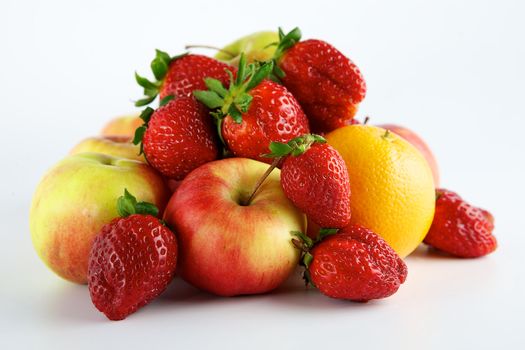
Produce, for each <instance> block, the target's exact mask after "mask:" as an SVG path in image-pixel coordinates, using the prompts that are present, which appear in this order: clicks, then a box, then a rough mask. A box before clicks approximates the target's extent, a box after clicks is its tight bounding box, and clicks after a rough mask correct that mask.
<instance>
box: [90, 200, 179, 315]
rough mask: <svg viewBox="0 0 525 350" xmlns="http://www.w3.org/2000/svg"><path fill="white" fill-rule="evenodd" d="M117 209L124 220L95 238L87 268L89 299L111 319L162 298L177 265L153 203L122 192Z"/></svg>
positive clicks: (171, 240) (173, 247)
mask: <svg viewBox="0 0 525 350" xmlns="http://www.w3.org/2000/svg"><path fill="white" fill-rule="evenodd" d="M118 211H119V214H120V215H121V216H122V217H120V218H115V219H113V221H111V222H110V223H109V224H106V225H105V226H104V227H103V228H102V229H101V231H100V233H99V234H98V235H97V236H96V237H95V241H94V243H93V246H92V248H91V254H90V257H89V267H88V287H89V293H90V295H91V300H92V302H93V304H94V305H95V307H96V308H97V309H98V310H99V311H100V312H103V313H104V314H105V315H106V316H107V317H108V318H109V319H110V320H122V319H124V318H126V317H127V316H128V315H129V314H131V313H133V312H135V311H136V310H137V309H138V308H140V307H142V306H144V305H146V304H147V303H149V302H150V301H151V300H152V299H154V298H155V297H157V296H158V295H159V294H161V293H162V292H163V291H164V290H165V289H166V287H167V286H168V284H169V283H170V281H171V280H172V279H173V276H174V273H175V267H176V264H177V240H176V238H175V236H174V235H173V233H172V232H171V231H170V230H169V229H168V228H167V227H166V226H165V225H164V224H163V223H162V222H161V221H160V220H159V219H157V218H156V217H155V216H156V215H157V214H158V210H157V208H155V206H154V205H153V204H150V203H146V202H137V200H136V198H135V197H133V196H132V195H131V194H130V193H129V192H128V191H127V190H125V192H124V196H122V197H120V198H119V200H118Z"/></svg>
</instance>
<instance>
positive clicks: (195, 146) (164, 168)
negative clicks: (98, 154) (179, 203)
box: [133, 97, 219, 180]
mask: <svg viewBox="0 0 525 350" xmlns="http://www.w3.org/2000/svg"><path fill="white" fill-rule="evenodd" d="M208 113H209V111H208V109H206V107H204V106H203V105H202V104H201V103H199V102H198V101H196V100H195V99H194V98H193V97H181V98H178V99H175V100H171V101H169V102H168V103H167V104H166V105H164V106H161V107H159V108H158V109H157V110H155V111H153V109H151V108H149V107H148V108H146V110H145V111H144V112H143V114H142V115H141V118H142V119H143V120H144V122H145V124H144V126H142V127H140V128H139V129H137V132H136V134H135V139H134V140H133V142H134V143H135V144H138V143H140V142H142V149H143V151H144V154H145V155H146V159H147V161H148V163H149V164H150V165H151V166H152V167H153V168H155V169H156V170H157V171H159V172H160V173H161V174H162V175H164V176H166V177H168V178H170V179H175V180H182V179H183V178H184V177H185V176H186V175H187V174H188V173H189V172H190V171H192V170H193V169H195V168H197V167H198V166H200V165H202V164H204V163H207V162H210V161H212V160H215V159H217V157H218V156H219V149H218V147H217V140H216V136H215V132H214V128H213V122H212V120H211V119H210V117H209V115H208Z"/></svg>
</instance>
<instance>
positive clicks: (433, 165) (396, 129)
mask: <svg viewBox="0 0 525 350" xmlns="http://www.w3.org/2000/svg"><path fill="white" fill-rule="evenodd" d="M378 126H379V127H381V128H383V129H387V130H390V131H392V132H393V133H394V134H396V135H399V136H401V137H402V138H404V139H405V140H407V141H408V142H410V144H412V146H414V147H416V148H417V149H418V150H419V152H421V154H423V156H424V157H425V159H426V160H427V162H428V165H429V166H430V169H432V176H433V177H434V184H435V185H436V187H439V168H438V164H437V161H436V158H435V157H434V154H433V153H432V151H431V150H430V147H428V145H427V144H426V142H425V141H423V139H422V138H421V137H419V135H417V134H416V133H415V132H413V131H412V130H410V129H408V128H405V127H403V126H399V125H395V124H383V125H378Z"/></svg>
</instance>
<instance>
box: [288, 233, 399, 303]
mask: <svg viewBox="0 0 525 350" xmlns="http://www.w3.org/2000/svg"><path fill="white" fill-rule="evenodd" d="M323 234H324V235H323ZM327 235H329V237H327V238H325V239H323V237H325V236H327ZM299 236H301V237H302V238H304V235H303V234H299ZM321 239H323V240H322V241H321V242H320V243H317V244H315V245H314V242H312V241H311V240H309V241H308V238H306V241H305V242H307V243H298V241H297V240H295V241H294V244H296V245H299V246H301V245H302V246H303V247H304V246H305V245H306V246H307V245H308V244H309V245H310V246H311V245H313V249H311V250H310V252H309V253H308V252H307V253H305V256H304V260H303V261H304V263H305V265H306V267H307V274H306V278H307V280H308V281H310V282H312V283H313V285H314V286H315V287H317V288H318V289H319V290H320V291H321V293H323V294H325V295H327V296H329V297H332V298H337V299H348V300H353V301H368V300H371V299H380V298H386V297H388V296H390V295H392V294H394V293H395V292H396V291H397V290H398V289H399V286H400V285H401V284H402V283H404V282H405V279H406V276H407V267H406V265H405V263H404V262H403V260H401V258H400V257H399V256H398V255H397V254H396V252H395V251H394V250H393V249H392V248H391V247H390V246H389V245H388V244H387V243H386V242H385V241H384V240H383V239H382V238H381V237H379V236H378V235H376V234H375V233H374V232H372V231H371V230H369V229H367V228H364V227H362V226H359V225H350V226H347V227H345V228H343V229H342V230H340V231H339V233H335V234H334V232H333V231H332V232H327V231H324V232H323V231H322V232H321Z"/></svg>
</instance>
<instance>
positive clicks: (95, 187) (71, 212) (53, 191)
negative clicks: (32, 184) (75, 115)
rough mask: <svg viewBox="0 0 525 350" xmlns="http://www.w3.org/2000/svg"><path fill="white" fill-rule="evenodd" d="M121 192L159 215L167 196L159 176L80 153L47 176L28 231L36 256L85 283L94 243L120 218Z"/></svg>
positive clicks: (35, 198)
mask: <svg viewBox="0 0 525 350" xmlns="http://www.w3.org/2000/svg"><path fill="white" fill-rule="evenodd" d="M125 188H127V189H128V191H130V192H131V193H132V194H133V195H135V196H136V197H137V199H139V200H143V201H148V202H151V203H154V204H155V205H157V206H158V207H159V209H160V210H163V209H164V207H165V205H166V203H167V201H168V199H169V195H170V191H169V189H168V188H167V186H166V184H165V182H164V180H163V179H162V178H161V176H160V175H159V174H158V173H157V172H155V171H154V170H153V169H152V168H151V167H149V166H148V165H146V164H144V163H142V162H138V161H135V160H130V159H124V158H116V157H111V156H107V155H103V154H98V153H81V154H77V155H73V156H69V157H67V158H65V159H64V160H62V161H60V162H59V163H58V164H56V165H55V166H54V167H53V168H51V169H50V170H49V171H48V173H47V174H46V175H45V176H44V177H43V179H42V180H41V182H40V184H39V185H38V187H37V189H36V191H35V194H34V196H33V201H32V204H31V209H30V214H29V226H30V231H31V239H32V241H33V246H34V248H35V250H36V252H37V253H38V255H39V256H40V258H41V259H42V260H43V261H44V263H45V264H46V265H47V266H48V267H49V268H50V269H51V270H52V271H54V272H55V273H56V274H58V275H59V276H61V277H63V278H64V279H66V280H69V281H71V282H76V283H86V282H87V279H86V277H87V267H88V257H89V252H90V249H91V245H92V242H93V239H94V237H95V235H96V234H97V233H98V232H99V231H100V229H101V228H102V226H103V225H104V224H107V223H109V222H110V221H111V220H112V219H113V218H115V217H117V216H118V213H117V198H118V197H120V196H121V195H122V194H123V193H124V189H125Z"/></svg>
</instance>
